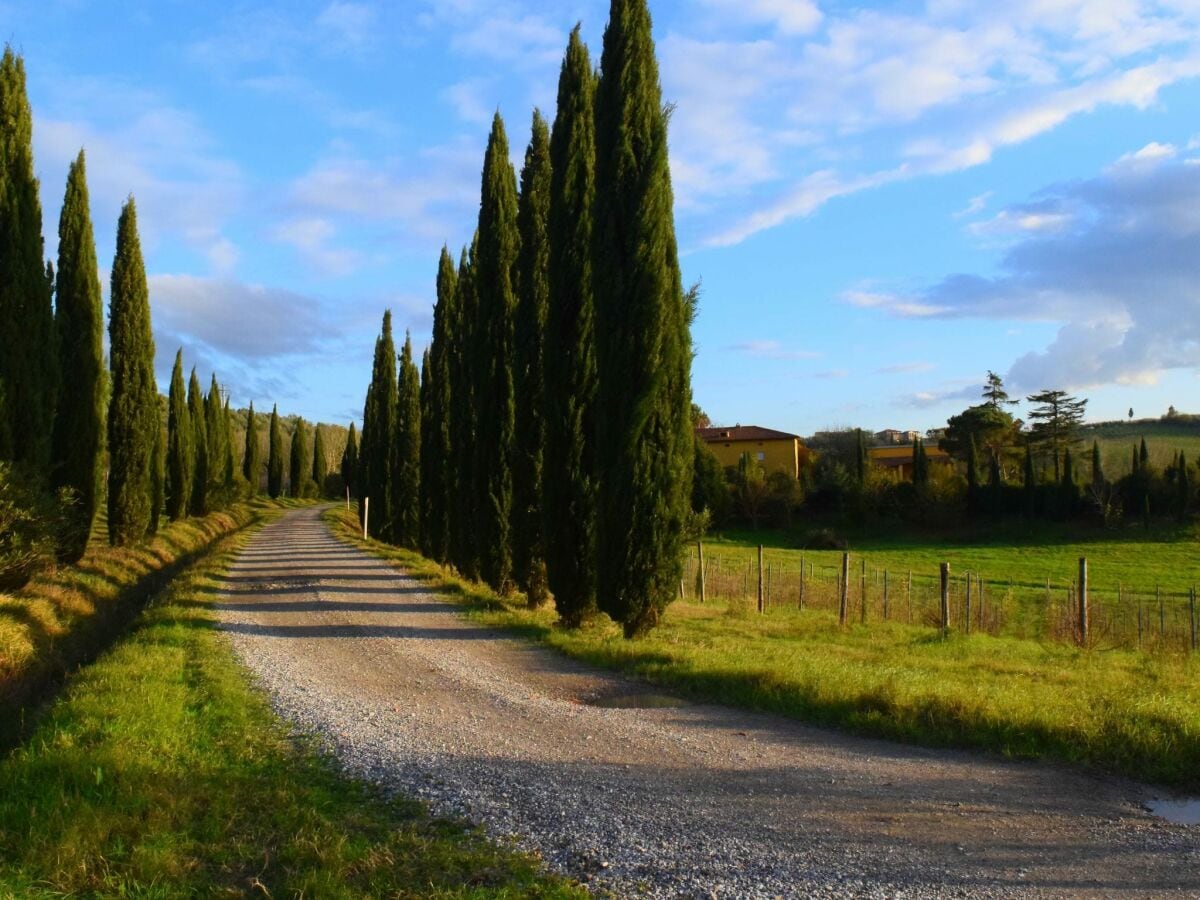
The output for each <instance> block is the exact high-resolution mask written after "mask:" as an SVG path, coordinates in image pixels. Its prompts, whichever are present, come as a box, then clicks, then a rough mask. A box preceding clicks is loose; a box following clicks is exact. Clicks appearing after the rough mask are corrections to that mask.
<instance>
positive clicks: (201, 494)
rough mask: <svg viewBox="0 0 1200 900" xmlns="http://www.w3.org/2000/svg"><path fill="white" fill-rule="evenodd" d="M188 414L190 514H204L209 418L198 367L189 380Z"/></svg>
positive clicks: (206, 501)
mask: <svg viewBox="0 0 1200 900" xmlns="http://www.w3.org/2000/svg"><path fill="white" fill-rule="evenodd" d="M187 400H188V416H189V418H190V420H191V423H192V448H193V454H194V455H193V459H194V460H195V463H194V465H193V466H192V492H191V494H190V495H189V496H188V514H189V515H193V516H202V515H204V514H205V513H207V512H208V420H207V417H206V416H205V411H204V392H203V391H202V390H201V388H200V378H199V377H198V376H197V375H196V367H195V366H193V367H192V375H191V378H190V379H189V380H188V398H187Z"/></svg>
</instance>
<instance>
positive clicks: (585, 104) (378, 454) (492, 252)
mask: <svg viewBox="0 0 1200 900" xmlns="http://www.w3.org/2000/svg"><path fill="white" fill-rule="evenodd" d="M668 115H669V110H668V109H667V108H665V107H664V105H663V101H662V93H661V88H660V84H659V77H658V64H657V60H656V57H655V50H654V43H653V39H652V37H651V20H650V13H649V9H648V8H647V4H646V2H645V0H613V2H612V3H611V7H610V15H609V21H608V24H607V27H606V29H605V32H604V42H603V51H602V54H601V60H600V69H599V72H598V73H597V72H596V71H595V70H594V69H593V67H592V63H591V60H590V55H589V52H588V48H587V46H586V45H585V44H584V42H583V41H582V39H581V38H580V29H579V27H578V26H576V28H575V29H574V31H572V32H571V35H570V38H569V40H568V43H567V48H566V52H565V55H564V57H563V62H562V67H561V70H560V75H559V82H558V102H557V111H556V116H555V119H554V122H553V124H552V125H548V124H547V122H546V121H545V119H544V118H543V116H542V115H541V113H540V112H539V111H537V110H534V112H533V116H532V125H531V137H530V140H529V143H528V146H527V148H526V151H525V156H524V165H523V167H522V169H521V173H520V179H519V183H518V178H517V173H516V172H515V171H514V170H513V167H512V165H511V163H510V162H509V145H508V138H507V134H506V130H505V125H504V121H503V119H502V118H501V116H500V114H499V113H497V114H496V115H495V117H494V119H493V122H492V128H491V133H490V135H489V138H488V143H487V149H486V152H485V155H484V161H483V176H482V184H481V195H480V207H479V217H478V223H477V229H476V231H475V235H474V237H473V239H472V241H471V243H470V245H469V246H466V247H464V248H463V249H462V251H461V253H460V254H459V257H458V260H457V262H456V261H455V260H454V258H453V257H452V256H451V254H450V252H449V250H448V249H447V248H445V247H443V249H442V252H441V257H440V259H439V262H438V267H437V302H436V305H435V307H434V323H433V339H432V342H431V344H430V347H429V349H428V351H427V352H426V353H425V355H424V357H423V359H422V361H421V367H420V371H418V368H417V364H416V360H415V359H414V357H413V352H412V341H411V337H409V336H406V338H405V341H404V345H403V349H402V352H401V353H400V355H399V369H398V370H397V365H396V361H397V354H396V352H395V346H394V340H393V336H392V329H391V314H390V313H385V314H384V318H383V327H382V330H381V333H380V336H379V338H378V340H377V342H376V347H375V357H374V364H373V368H372V377H371V382H370V386H369V387H368V390H367V396H366V402H365V404H364V410H363V429H362V436H361V443H360V444H359V445H358V446H357V459H356V460H351V459H349V458H348V457H349V453H350V451H349V448H348V449H347V458H346V459H344V460H343V470H344V471H346V472H348V473H352V474H353V479H354V481H355V489H356V493H357V495H358V496H360V497H363V498H369V501H370V503H369V515H367V525H368V528H369V531H370V532H371V534H372V535H373V536H375V537H377V538H379V539H381V540H385V541H390V542H393V543H396V544H400V545H403V546H407V547H410V548H413V549H418V550H420V551H421V552H422V553H424V554H425V555H427V556H429V557H431V558H433V559H435V560H438V561H439V562H442V563H444V564H449V565H451V566H453V567H454V568H455V569H456V570H458V571H459V572H460V573H461V574H463V575H464V576H466V577H470V578H477V579H481V580H483V581H485V582H486V583H487V584H489V585H490V586H491V587H492V588H493V589H495V590H497V591H499V592H504V593H506V592H509V591H512V590H520V591H523V592H524V593H525V595H526V597H527V598H528V600H529V602H530V603H531V604H535V605H536V604H539V603H542V602H543V601H545V600H547V599H549V598H550V597H552V598H553V602H554V604H555V607H556V609H557V611H558V613H559V616H560V618H561V620H562V621H563V622H564V623H565V624H567V625H569V626H578V625H579V624H581V623H582V622H583V621H584V620H585V619H587V618H588V617H589V616H591V615H592V614H594V613H595V612H597V611H603V612H605V613H607V614H608V615H610V616H611V617H612V618H613V619H614V620H615V621H617V622H619V623H621V625H622V627H623V629H624V631H625V634H626V636H629V637H632V636H635V635H638V634H641V633H643V632H645V631H646V630H647V629H649V628H651V627H653V626H654V624H655V623H656V622H657V621H658V620H659V617H660V616H661V614H662V611H663V609H664V608H665V607H666V605H667V604H668V603H669V602H670V601H671V600H672V599H673V598H674V597H675V596H676V594H677V592H678V589H679V583H680V576H681V574H682V554H681V551H682V541H683V536H684V532H685V528H686V526H687V524H688V521H689V518H690V506H689V502H688V498H689V496H690V493H691V479H692V464H693V435H692V425H691V388H690V372H691V359H692V347H691V334H690V324H691V320H692V317H693V314H694V310H695V300H696V290H695V289H693V290H691V291H688V292H685V291H684V289H683V286H682V282H681V274H680V269H679V261H678V251H677V247H676V239H675V226H674V217H673V199H672V190H671V179H670V170H669V165H668V160H667V119H668ZM363 512H365V509H364V510H363Z"/></svg>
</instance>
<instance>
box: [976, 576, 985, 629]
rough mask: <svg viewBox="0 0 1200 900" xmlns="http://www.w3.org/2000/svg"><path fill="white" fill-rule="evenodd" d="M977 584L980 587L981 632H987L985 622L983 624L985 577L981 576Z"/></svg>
mask: <svg viewBox="0 0 1200 900" xmlns="http://www.w3.org/2000/svg"><path fill="white" fill-rule="evenodd" d="M976 584H977V585H978V587H979V630H980V631H985V630H986V629H985V627H984V622H983V576H982V575H980V576H979V578H978V580H977V581H976Z"/></svg>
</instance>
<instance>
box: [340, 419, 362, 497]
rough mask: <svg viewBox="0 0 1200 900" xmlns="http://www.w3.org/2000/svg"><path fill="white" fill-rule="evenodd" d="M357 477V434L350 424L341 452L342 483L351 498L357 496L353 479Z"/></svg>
mask: <svg viewBox="0 0 1200 900" xmlns="http://www.w3.org/2000/svg"><path fill="white" fill-rule="evenodd" d="M357 476H358V433H357V432H356V431H355V429H354V423H353V422H351V423H350V433H349V434H348V435H346V449H345V450H343V451H342V483H343V484H344V485H345V486H346V490H348V491H349V492H350V494H352V495H353V496H355V497H357V496H358V488H357V485H356V484H355V478H356V477H357Z"/></svg>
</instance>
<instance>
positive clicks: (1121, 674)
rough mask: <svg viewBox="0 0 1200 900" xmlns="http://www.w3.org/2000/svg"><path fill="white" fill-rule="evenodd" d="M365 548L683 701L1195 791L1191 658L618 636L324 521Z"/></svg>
mask: <svg viewBox="0 0 1200 900" xmlns="http://www.w3.org/2000/svg"><path fill="white" fill-rule="evenodd" d="M327 516H328V518H329V519H330V521H332V522H333V524H334V527H335V531H336V532H337V533H338V534H340V535H341V536H342V537H343V539H345V540H348V541H354V542H359V543H363V545H364V546H366V547H367V548H368V549H369V550H370V551H371V552H373V553H376V554H378V555H381V556H384V557H386V558H389V559H392V560H394V561H396V562H398V563H400V564H401V565H403V566H404V567H405V568H407V569H408V570H409V571H411V572H412V573H413V574H414V575H416V576H417V577H420V578H423V579H425V580H427V581H429V582H431V583H432V584H433V585H435V586H436V587H438V588H439V589H441V590H443V591H444V592H446V593H447V595H448V596H451V597H458V598H460V599H462V600H463V601H464V602H466V603H467V604H468V605H469V608H470V610H471V611H470V614H471V615H472V616H473V617H475V618H477V619H478V620H479V621H481V622H483V623H485V624H488V625H493V626H497V627H503V628H507V629H510V630H513V631H515V632H517V633H519V634H522V635H524V636H526V637H528V638H530V639H533V640H536V641H539V642H541V643H544V644H546V645H548V646H551V647H554V648H555V649H557V650H559V651H561V652H563V653H565V654H567V655H569V656H572V657H575V658H577V659H582V660H585V661H587V662H590V663H593V664H595V665H599V666H604V667H607V668H613V669H619V670H622V671H625V672H627V673H630V674H632V675H634V676H636V677H639V678H642V679H644V680H646V681H648V682H651V683H654V684H657V685H661V686H664V687H667V688H670V689H673V690H676V691H679V692H681V693H683V694H685V695H688V696H691V697H693V698H698V699H706V700H712V701H717V702H721V703H726V704H730V705H734V706H743V707H747V708H750V709H759V710H767V711H771V712H775V713H781V714H783V715H786V716H792V717H795V718H798V719H802V720H804V721H808V722H814V723H818V724H822V725H832V726H837V727H839V728H844V729H848V730H850V731H853V732H856V733H860V734H867V735H874V736H880V737H886V738H893V739H897V740H901V741H906V742H913V743H920V744H927V745H934V746H957V747H968V748H975V749H980V750H988V751H994V752H998V753H1001V754H1004V755H1007V756H1013V757H1024V758H1047V759H1056V760H1064V761H1069V762H1074V763H1083V764H1086V765H1090V766H1094V767H1098V768H1102V769H1105V770H1108V771H1113V772H1119V773H1122V774H1125V775H1129V776H1131V777H1134V778H1137V779H1141V780H1145V781H1150V782H1157V783H1161V784H1164V785H1171V786H1175V787H1179V788H1185V789H1193V790H1194V789H1197V788H1200V658H1197V656H1191V657H1189V656H1186V655H1182V654H1160V655H1154V656H1151V655H1148V654H1145V653H1141V652H1136V651H1116V650H1114V651H1108V652H1100V651H1096V650H1090V651H1089V650H1081V649H1078V648H1075V647H1072V646H1069V645H1065V644H1054V643H1042V642H1036V641H1029V640H1021V639H1017V638H1012V637H994V636H990V635H981V634H973V635H969V636H967V635H961V634H952V635H951V636H950V638H949V639H948V640H945V641H943V640H941V639H939V637H938V636H937V633H936V632H934V631H933V630H932V629H929V628H927V627H923V626H920V625H909V624H906V623H902V622H897V621H889V622H872V623H871V624H870V625H869V626H862V625H851V626H850V627H849V628H846V629H839V628H838V626H837V623H836V620H835V619H834V617H833V616H832V615H831V614H829V613H828V612H825V611H823V610H806V611H804V612H800V611H798V610H795V609H790V608H789V609H782V608H781V609H774V610H772V611H771V612H770V614H769V615H766V616H759V615H757V614H756V613H753V612H751V611H750V610H749V608H748V607H747V606H745V605H742V604H736V603H735V604H727V603H723V602H722V603H709V604H706V605H703V606H701V605H699V604H696V603H688V602H676V603H674V604H673V605H672V606H671V607H670V608H669V609H668V611H667V615H666V617H665V621H664V622H663V623H662V624H661V625H660V626H659V627H658V628H656V629H655V630H654V631H652V632H651V633H650V634H649V635H648V636H646V637H644V638H641V639H638V640H635V641H627V640H625V639H624V638H622V637H621V636H620V633H619V630H618V629H617V627H616V626H615V625H613V623H611V622H609V621H608V620H607V619H606V618H604V617H599V618H597V619H596V620H594V621H593V622H591V623H590V624H589V625H588V626H587V627H585V628H583V629H581V630H579V631H576V632H572V631H567V630H564V629H562V628H559V627H558V626H557V625H556V623H555V616H554V614H553V612H552V611H550V610H545V609H543V610H535V611H530V610H528V609H525V608H524V605H523V603H522V602H521V598H520V597H514V598H509V599H502V598H499V597H497V596H495V595H494V594H492V593H491V592H490V591H488V590H487V589H486V588H484V587H482V586H480V585H478V584H474V583H466V582H463V581H461V580H459V579H457V578H456V577H454V576H452V575H450V574H448V573H447V572H446V571H445V570H444V569H442V568H441V567H439V566H437V565H436V564H434V563H431V562H429V561H428V560H425V559H423V558H422V557H420V556H418V555H416V554H413V553H410V552H407V551H404V550H399V549H396V548H393V547H387V546H385V545H382V544H379V543H378V542H375V541H368V542H361V539H360V538H359V537H358V536H357V531H356V522H355V520H354V517H353V514H352V513H346V512H345V511H343V510H332V511H330V513H328V514H327Z"/></svg>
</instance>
